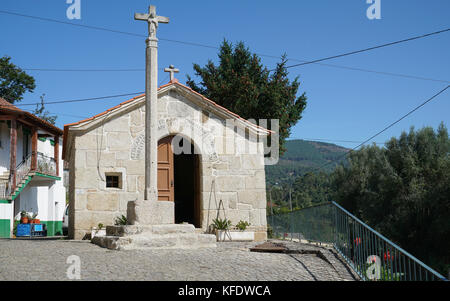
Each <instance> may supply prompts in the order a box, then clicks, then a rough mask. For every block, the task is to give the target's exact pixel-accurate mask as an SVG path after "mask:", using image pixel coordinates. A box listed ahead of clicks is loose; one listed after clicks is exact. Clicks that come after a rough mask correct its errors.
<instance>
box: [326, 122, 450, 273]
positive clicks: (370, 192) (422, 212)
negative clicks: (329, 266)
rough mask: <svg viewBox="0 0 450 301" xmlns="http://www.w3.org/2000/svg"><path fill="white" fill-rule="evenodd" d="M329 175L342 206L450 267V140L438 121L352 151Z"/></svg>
mask: <svg viewBox="0 0 450 301" xmlns="http://www.w3.org/2000/svg"><path fill="white" fill-rule="evenodd" d="M348 161H349V162H348V165H347V166H340V167H338V168H337V169H336V171H335V173H334V175H333V179H334V180H333V186H334V190H335V191H336V195H335V198H336V200H337V201H338V202H339V203H341V204H342V205H343V206H344V207H345V208H346V209H348V210H349V211H351V212H353V213H354V214H356V215H357V216H358V217H360V218H361V219H362V220H363V221H365V222H367V223H368V224H369V225H371V226H373V227H374V228H375V229H377V230H379V231H380V232H381V233H383V234H384V235H385V236H387V237H388V238H389V239H391V240H393V241H394V242H397V243H398V244H400V246H402V247H403V248H404V249H406V250H407V251H409V252H411V253H412V254H414V255H416V256H417V257H418V258H419V259H421V260H423V261H424V262H425V263H427V264H429V265H431V266H432V267H434V268H436V269H438V270H440V271H441V272H442V273H445V274H446V273H447V269H448V268H450V253H449V250H450V239H449V238H450V139H449V136H448V131H447V129H446V127H445V126H444V125H443V124H441V125H440V126H439V128H438V129H437V130H436V131H434V130H433V129H432V128H430V127H425V128H423V129H421V130H418V131H415V130H414V129H413V128H412V129H411V130H410V132H409V133H406V132H404V133H402V134H401V136H400V137H399V138H398V139H397V138H392V139H391V140H390V141H388V143H387V144H386V146H385V148H380V147H377V146H375V145H373V146H367V147H364V148H362V149H361V150H359V151H355V152H353V153H352V154H350V156H349V160H348Z"/></svg>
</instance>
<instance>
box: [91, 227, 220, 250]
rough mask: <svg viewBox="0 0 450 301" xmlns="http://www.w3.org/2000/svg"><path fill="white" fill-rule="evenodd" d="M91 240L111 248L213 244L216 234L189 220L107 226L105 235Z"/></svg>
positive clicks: (160, 247)
mask: <svg viewBox="0 0 450 301" xmlns="http://www.w3.org/2000/svg"><path fill="white" fill-rule="evenodd" d="M91 242H92V243H94V244H96V245H98V246H100V247H103V248H108V249H110V250H145V249H198V248H215V247H216V236H215V235H212V234H202V233H198V231H196V229H195V227H194V225H190V224H164V225H127V226H107V227H106V236H95V237H94V238H92V240H91Z"/></svg>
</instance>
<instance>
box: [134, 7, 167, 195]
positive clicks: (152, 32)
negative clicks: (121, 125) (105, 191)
mask: <svg viewBox="0 0 450 301" xmlns="http://www.w3.org/2000/svg"><path fill="white" fill-rule="evenodd" d="M134 19H135V20H141V21H147V22H148V31H149V36H148V38H147V40H146V43H147V48H146V58H145V61H146V65H145V192H144V199H145V200H150V201H157V200H158V186H157V178H158V138H157V118H158V111H157V110H158V107H157V101H158V94H157V92H158V39H157V38H156V30H157V29H158V24H159V23H169V18H167V17H161V16H157V15H156V7H155V6H153V5H150V7H149V12H148V14H139V13H137V14H134Z"/></svg>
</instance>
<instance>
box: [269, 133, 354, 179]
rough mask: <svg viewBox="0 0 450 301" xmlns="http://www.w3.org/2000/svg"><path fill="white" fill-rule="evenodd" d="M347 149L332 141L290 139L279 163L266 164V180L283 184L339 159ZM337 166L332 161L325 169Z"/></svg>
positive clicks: (330, 169) (327, 170)
mask: <svg viewBox="0 0 450 301" xmlns="http://www.w3.org/2000/svg"><path fill="white" fill-rule="evenodd" d="M347 151H348V149H346V148H344V147H342V146H338V145H335V144H332V143H324V142H316V141H307V140H288V141H286V152H285V153H284V154H283V156H282V157H281V158H280V161H279V162H278V164H277V165H273V166H266V182H267V184H268V185H272V184H274V183H276V182H277V183H279V184H282V183H285V182H290V181H293V180H295V178H296V177H297V176H299V175H301V174H304V173H306V172H308V171H311V170H314V169H315V168H318V167H320V166H322V165H324V164H326V163H328V162H330V161H333V160H337V159H338V158H339V157H340V156H342V155H343V154H344V153H345V152H347ZM335 166H336V164H335V163H332V164H330V165H328V166H326V167H325V168H323V171H326V172H329V171H332V170H333V169H334V168H335Z"/></svg>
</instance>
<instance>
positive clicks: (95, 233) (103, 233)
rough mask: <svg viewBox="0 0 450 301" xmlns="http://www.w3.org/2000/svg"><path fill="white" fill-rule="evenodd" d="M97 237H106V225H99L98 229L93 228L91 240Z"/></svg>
mask: <svg viewBox="0 0 450 301" xmlns="http://www.w3.org/2000/svg"><path fill="white" fill-rule="evenodd" d="M96 236H106V229H104V225H103V224H102V223H99V224H98V225H97V228H92V231H91V239H92V238H94V237H96Z"/></svg>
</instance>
